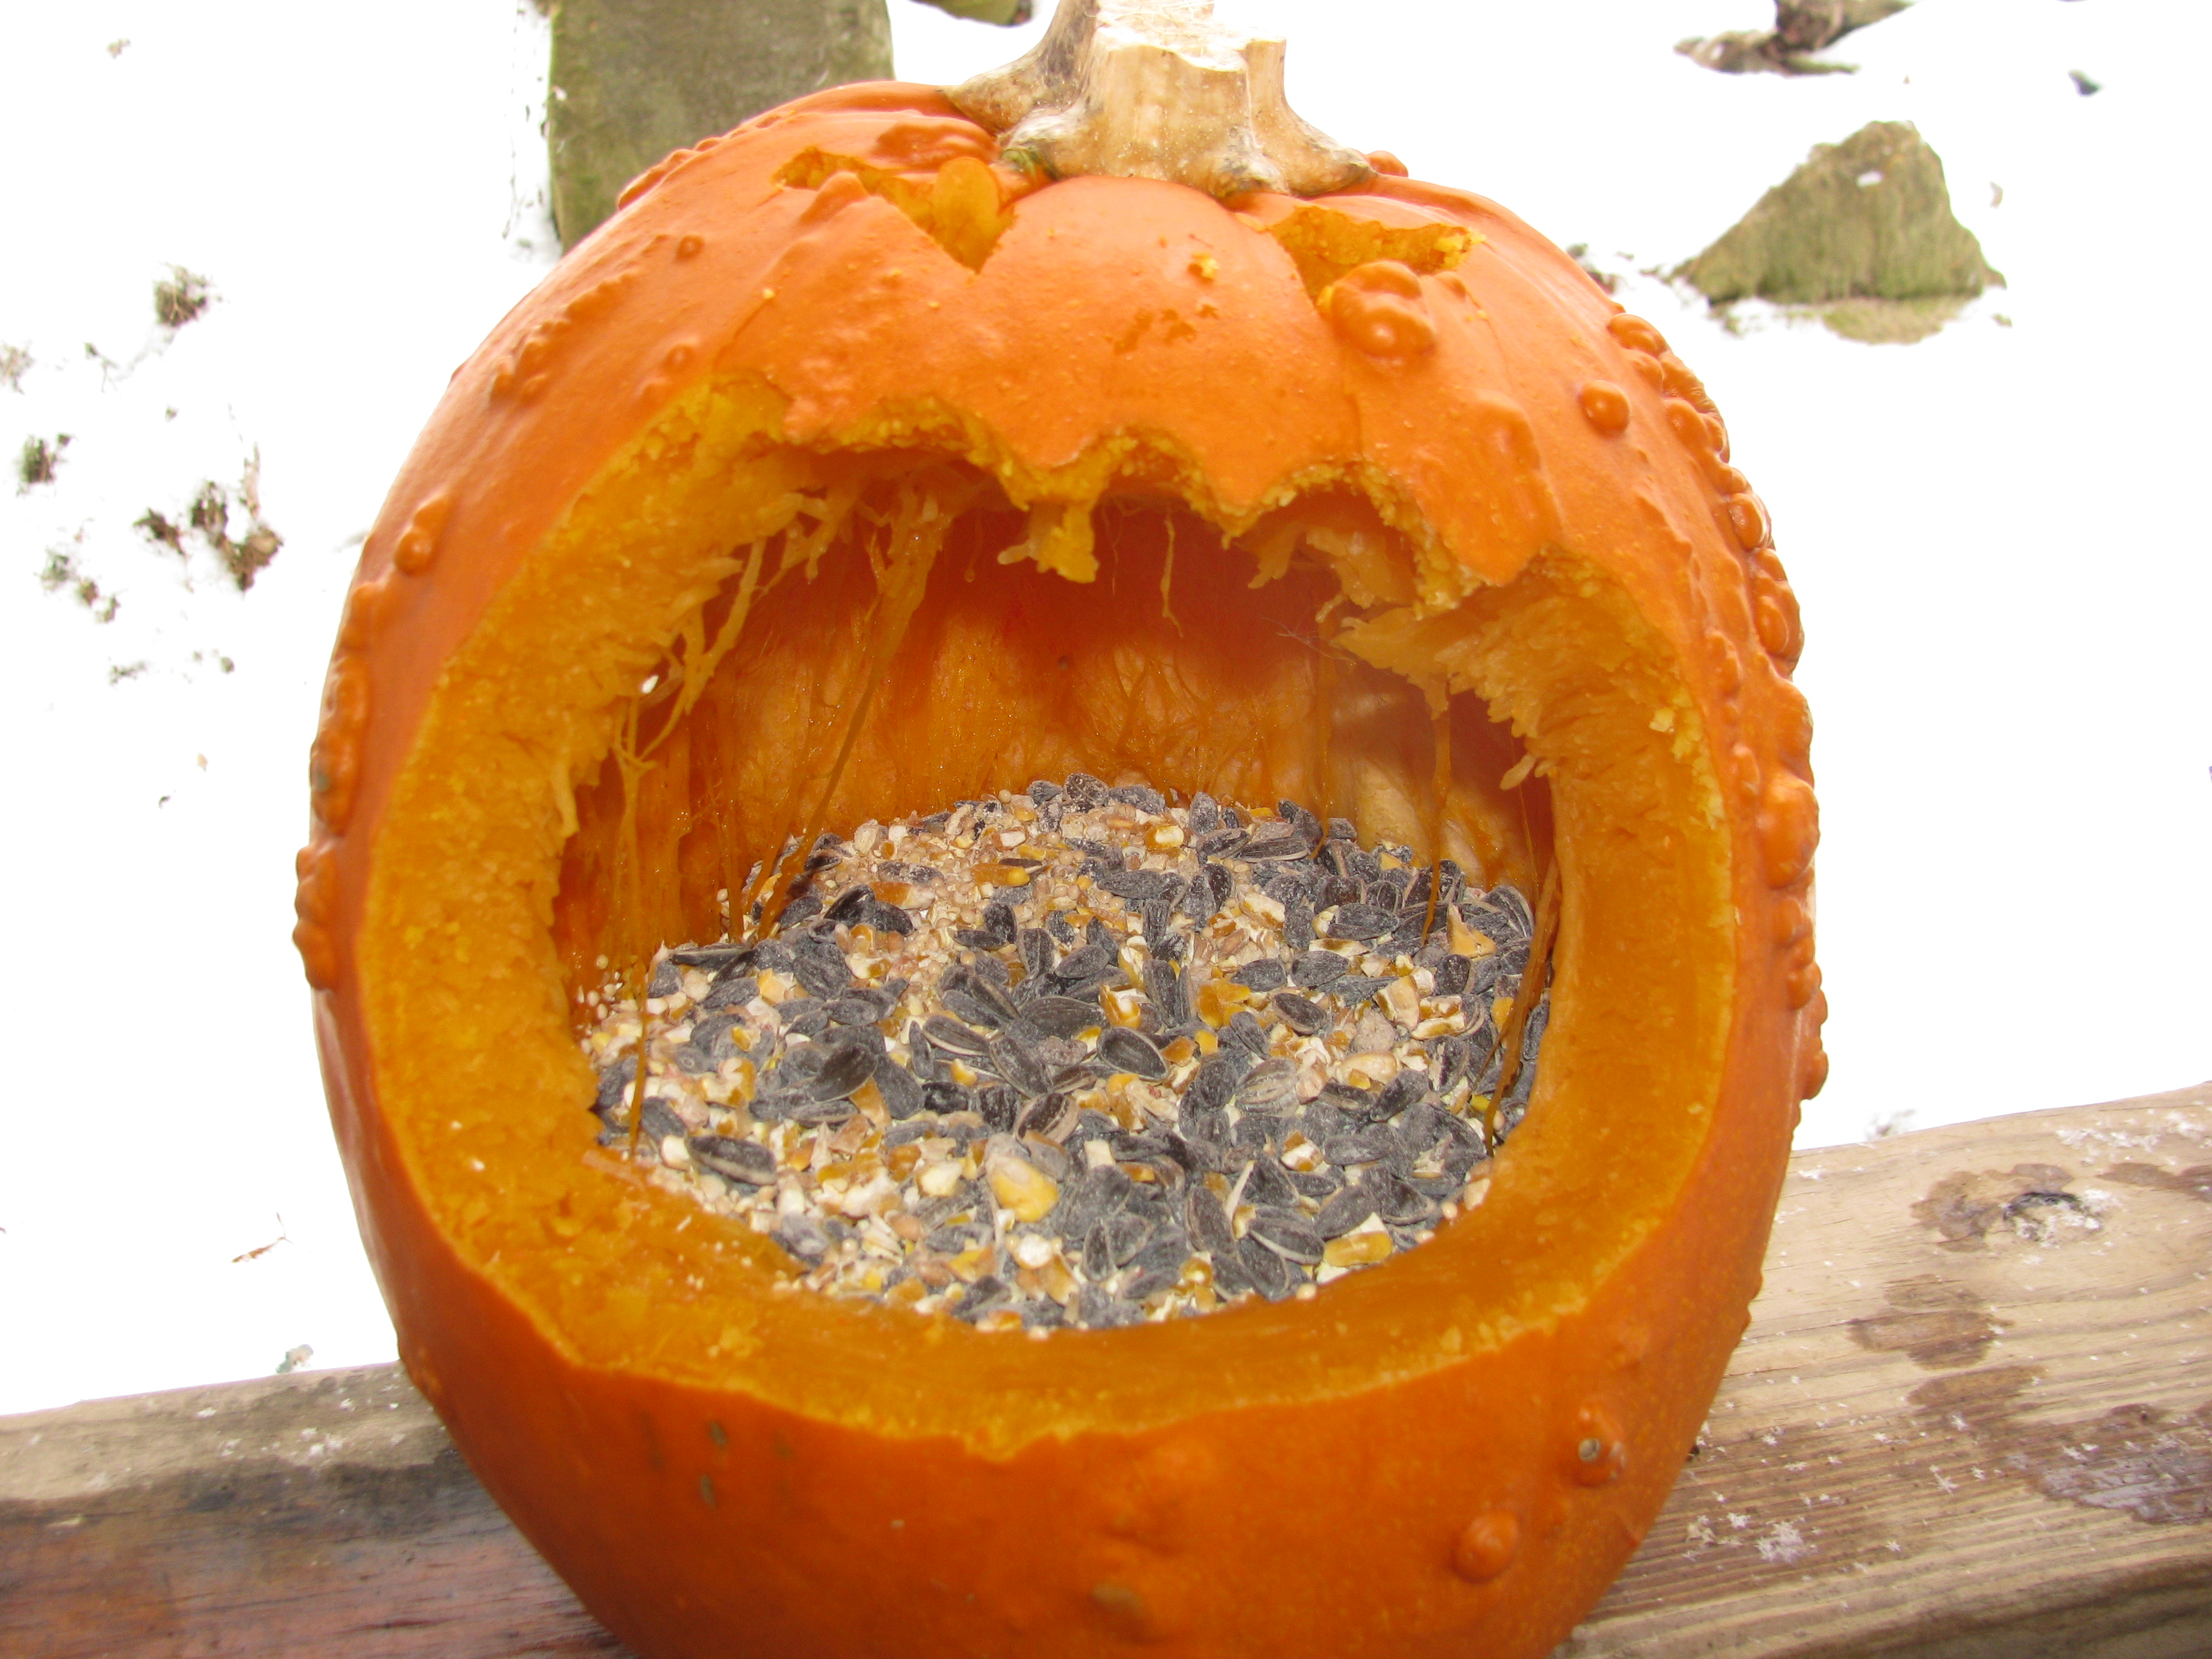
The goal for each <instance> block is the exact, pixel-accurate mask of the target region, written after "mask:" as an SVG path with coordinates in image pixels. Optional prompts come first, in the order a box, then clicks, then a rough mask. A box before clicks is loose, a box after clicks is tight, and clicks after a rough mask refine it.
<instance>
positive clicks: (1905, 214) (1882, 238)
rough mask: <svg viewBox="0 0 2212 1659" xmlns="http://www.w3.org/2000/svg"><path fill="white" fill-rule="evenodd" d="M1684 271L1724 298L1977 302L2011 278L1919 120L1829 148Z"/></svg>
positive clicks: (1882, 124) (1877, 128)
mask: <svg viewBox="0 0 2212 1659" xmlns="http://www.w3.org/2000/svg"><path fill="white" fill-rule="evenodd" d="M1681 274H1682V275H1684V276H1686V277H1687V278H1688V279H1689V281H1690V283H1691V284H1692V286H1693V287H1695V288H1696V289H1698V291H1699V293H1701V294H1703V295H1705V297H1706V298H1707V299H1708V300H1710V301H1712V302H1713V303H1714V304H1715V305H1726V304H1728V303H1729V301H1735V300H1742V299H1750V298H1754V297H1755V298H1759V299H1765V300H1773V301H1779V302H1781V303H1783V304H1796V305H1807V306H1819V305H1825V304H1826V303H1827V302H1829V301H1843V300H1893V301H1923V300H1934V299H1938V298H1950V299H1957V300H1965V299H1971V298H1972V297H1973V296H1974V295H1978V294H1979V293H1980V292H1981V291H1982V289H1984V288H1985V287H1987V286H1988V285H1989V284H1990V283H1996V284H1998V285H2000V286H2002V284H2003V282H2004V278H2003V277H2002V276H2000V275H1999V274H1998V273H1997V272H1996V271H1995V270H1991V269H1990V266H1989V265H1988V264H1987V263H1986V262H1984V259H1983V258H1982V246H1981V244H1980V243H1979V242H1978V241H1976V240H1974V234H1973V233H1972V231H1970V230H1968V229H1967V228H1966V227H1965V226H1964V225H1962V224H1960V222H1958V220H1957V219H1956V218H1954V216H1952V212H1951V193H1950V191H1949V189H1948V186H1947V185H1946V184H1945V183H1944V179H1943V163H1942V160H1941V159H1940V158H1939V157H1938V156H1937V155H1936V152H1935V151H1934V150H1932V149H1929V147H1928V143H1927V141H1926V140H1925V139H1923V138H1922V137H1921V136H1920V134H1919V131H1918V130H1917V129H1916V128H1915V127H1914V126H1913V125H1911V123H1910V122H1907V121H1875V122H1871V123H1869V125H1866V126H1863V127H1862V128H1860V129H1859V130H1858V131H1857V132H1855V133H1853V134H1852V135H1851V136H1850V137H1848V138H1846V139H1844V142H1843V143H1840V144H1821V145H1819V146H1817V147H1816V148H1815V149H1814V151H1813V154H1812V155H1811V156H1810V157H1809V158H1808V160H1807V161H1806V162H1805V164H1804V165H1803V166H1802V167H1799V168H1798V169H1797V171H1796V172H1795V173H1791V174H1790V177H1789V178H1788V179H1785V180H1784V182H1782V183H1781V184H1779V185H1776V186H1775V187H1774V188H1773V189H1771V190H1770V191H1767V192H1766V194H1765V196H1763V197H1760V198H1759V204H1758V205H1757V206H1755V207H1753V209H1752V210H1751V211H1750V212H1749V213H1747V214H1746V215H1744V216H1743V217H1742V218H1741V220H1739V221H1738V222H1736V224H1735V226H1734V227H1733V228H1731V229H1729V231H1728V233H1727V234H1724V235H1723V236H1722V237H1721V239H1720V240H1718V241H1717V242H1715V243H1714V244H1713V245H1712V246H1711V247H1709V248H1707V249H1706V250H1705V252H1702V253H1700V254H1699V255H1698V257H1697V258H1694V259H1692V260H1691V261H1690V263H1689V264H1687V265H1686V266H1685V267H1684V268H1683V270H1682V272H1681ZM1860 309H1861V311H1862V312H1863V310H1864V308H1863V307H1861V308H1860ZM1954 309H1955V307H1954ZM1940 326H1942V323H1941V321H1940V320H1938V321H1937V322H1936V324H1935V325H1934V327H1940ZM1839 331H1841V332H1849V330H1848V329H1839ZM1932 331H1933V327H1931V328H1930V329H1929V332H1932ZM1853 337H1855V338H1865V337H1867V336H1866V335H1863V334H1857V335H1854V336H1853ZM1916 337H1917V336H1916Z"/></svg>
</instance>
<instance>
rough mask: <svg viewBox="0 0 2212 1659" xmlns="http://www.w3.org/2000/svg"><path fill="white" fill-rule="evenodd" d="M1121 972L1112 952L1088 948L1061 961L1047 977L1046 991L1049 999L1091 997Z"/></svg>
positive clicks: (1093, 946) (1093, 947) (1092, 947)
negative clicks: (1055, 997)
mask: <svg viewBox="0 0 2212 1659" xmlns="http://www.w3.org/2000/svg"><path fill="white" fill-rule="evenodd" d="M1120 974H1121V966H1120V964H1119V963H1116V962H1115V960H1114V953H1113V952H1112V951H1109V950H1107V949H1105V948H1104V947H1103V945H1082V946H1080V947H1079V948H1078V949H1076V950H1073V951H1069V952H1068V953H1067V954H1066V956H1065V957H1061V958H1060V965H1059V966H1058V967H1056V968H1054V969H1053V970H1052V971H1051V972H1050V973H1049V974H1047V975H1045V976H1044V986H1043V989H1044V991H1045V994H1047V995H1048V996H1073V997H1083V996H1089V995H1091V994H1095V993H1096V992H1097V989H1098V987H1100V986H1102V985H1103V984H1105V983H1106V981H1109V980H1110V979H1114V978H1116V977H1118V976H1119V975H1120Z"/></svg>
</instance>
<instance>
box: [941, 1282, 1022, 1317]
mask: <svg viewBox="0 0 2212 1659" xmlns="http://www.w3.org/2000/svg"><path fill="white" fill-rule="evenodd" d="M1013 1295H1014V1293H1013V1291H1012V1288H1011V1287H1010V1286H1009V1285H1007V1284H1006V1280H1005V1279H1001V1278H1000V1277H999V1276H998V1274H996V1273H986V1274H984V1275H983V1277H982V1278H981V1279H977V1280H976V1281H975V1283H974V1284H973V1285H969V1287H968V1288H967V1290H966V1291H963V1293H962V1294H961V1297H960V1300H959V1301H958V1302H957V1303H956V1304H954V1305H953V1309H952V1316H953V1317H954V1318H955V1319H969V1320H975V1319H981V1317H982V1316H984V1315H985V1314H987V1313H994V1312H996V1311H997V1310H999V1309H1000V1308H1002V1307H1004V1306H1006V1304H1007V1303H1009V1302H1011V1301H1012V1300H1013Z"/></svg>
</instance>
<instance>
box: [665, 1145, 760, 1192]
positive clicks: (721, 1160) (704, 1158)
mask: <svg viewBox="0 0 2212 1659" xmlns="http://www.w3.org/2000/svg"><path fill="white" fill-rule="evenodd" d="M684 1150H686V1151H687V1152H690V1154H691V1161H692V1162H693V1163H694V1164H697V1165H698V1166H699V1167H700V1168H701V1169H702V1170H712V1171H713V1172H714V1174H716V1175H718V1176H721V1177H722V1178H723V1179H724V1180H725V1181H737V1182H744V1184H745V1185H746V1186H748V1187H759V1186H764V1185H766V1184H768V1183H769V1182H773V1181H774V1180H775V1153H774V1152H770V1151H769V1149H768V1148H767V1147H765V1146H762V1145H761V1144H760V1142H758V1141H757V1140H739V1139H737V1138H736V1137H735V1136H732V1135H691V1136H690V1137H688V1138H687V1139H685V1140H684Z"/></svg>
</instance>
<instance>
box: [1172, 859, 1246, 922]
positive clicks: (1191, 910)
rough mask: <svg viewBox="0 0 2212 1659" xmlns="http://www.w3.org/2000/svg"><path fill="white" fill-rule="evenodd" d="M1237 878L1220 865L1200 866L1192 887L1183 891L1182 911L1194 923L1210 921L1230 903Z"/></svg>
mask: <svg viewBox="0 0 2212 1659" xmlns="http://www.w3.org/2000/svg"><path fill="white" fill-rule="evenodd" d="M1236 887H1237V881H1236V878H1234V877H1233V876H1231V874H1230V873H1229V872H1228V871H1227V870H1226V869H1225V868H1223V867H1222V866H1220V865H1218V864H1206V865H1200V866H1199V871H1198V873H1197V875H1195V876H1194V877H1193V878H1191V882H1190V885H1189V886H1188V887H1186V888H1185V889H1184V890H1183V894H1182V913H1183V915H1187V916H1188V917H1189V918H1190V919H1191V920H1192V921H1207V920H1208V919H1210V918H1211V917H1212V915H1214V914H1215V913H1216V912H1217V911H1218V910H1219V909H1220V908H1221V907H1222V906H1223V905H1225V904H1226V903H1228V902H1229V895H1230V894H1231V893H1232V892H1234V891H1235V890H1236Z"/></svg>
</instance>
